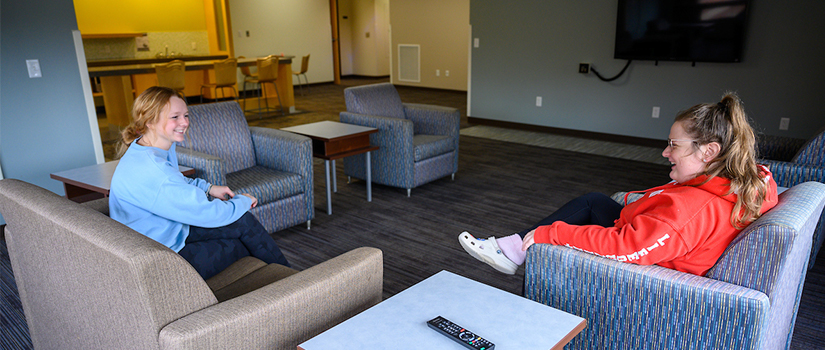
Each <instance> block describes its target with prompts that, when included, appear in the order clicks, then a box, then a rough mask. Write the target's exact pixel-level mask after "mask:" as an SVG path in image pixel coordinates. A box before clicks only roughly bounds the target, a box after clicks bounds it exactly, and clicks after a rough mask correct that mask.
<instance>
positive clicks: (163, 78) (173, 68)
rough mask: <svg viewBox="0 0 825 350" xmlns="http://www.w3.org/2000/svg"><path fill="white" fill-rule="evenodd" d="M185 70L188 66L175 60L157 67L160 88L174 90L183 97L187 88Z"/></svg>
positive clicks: (156, 72)
mask: <svg viewBox="0 0 825 350" xmlns="http://www.w3.org/2000/svg"><path fill="white" fill-rule="evenodd" d="M185 70H186V64H185V63H184V62H183V61H181V60H173V61H169V62H168V63H161V64H157V65H155V74H157V75H158V86H163V87H168V88H170V89H174V90H175V91H178V92H180V93H181V95H183V89H184V88H186V79H185V78H184V72H185Z"/></svg>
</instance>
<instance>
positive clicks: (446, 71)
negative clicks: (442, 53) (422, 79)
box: [444, 69, 450, 77]
mask: <svg viewBox="0 0 825 350" xmlns="http://www.w3.org/2000/svg"><path fill="white" fill-rule="evenodd" d="M444 76H445V77H449V76H450V70H449V69H448V70H445V71H444Z"/></svg>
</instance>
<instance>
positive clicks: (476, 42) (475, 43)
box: [473, 38, 478, 48]
mask: <svg viewBox="0 0 825 350" xmlns="http://www.w3.org/2000/svg"><path fill="white" fill-rule="evenodd" d="M473 47H475V48H478V38H475V39H473Z"/></svg>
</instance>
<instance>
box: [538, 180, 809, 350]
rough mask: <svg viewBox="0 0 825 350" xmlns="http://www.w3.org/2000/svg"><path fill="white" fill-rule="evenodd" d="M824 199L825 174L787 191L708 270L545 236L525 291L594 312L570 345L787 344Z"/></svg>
mask: <svg viewBox="0 0 825 350" xmlns="http://www.w3.org/2000/svg"><path fill="white" fill-rule="evenodd" d="M622 197H623V196H614V197H613V198H614V199H618V198H622ZM622 202H623V201H622ZM823 206H825V184H821V183H817V182H808V183H803V184H800V185H797V186H794V187H793V188H791V189H789V190H787V191H785V192H784V193H782V194H780V196H779V203H778V204H777V205H776V206H775V207H774V208H773V209H771V210H770V211H768V212H767V213H765V215H763V216H762V217H760V218H759V219H758V220H756V221H755V222H753V223H751V224H750V225H748V227H746V228H745V229H744V230H743V231H742V232H741V233H740V234H739V235H738V236H737V237H736V239H734V241H733V242H731V244H730V245H729V246H728V248H727V249H726V250H725V252H724V253H723V254H722V256H721V257H720V258H719V261H717V263H716V265H714V266H713V267H712V268H711V269H710V271H708V273H707V275H706V276H705V277H702V276H696V275H692V274H688V273H684V272H680V271H676V270H671V269H668V268H664V267H660V266H655V265H653V266H642V265H636V264H630V263H624V262H619V261H615V260H611V259H608V258H604V257H600V256H597V255H594V254H590V253H585V252H581V251H578V250H575V249H572V248H568V247H564V246H554V245H548V244H535V245H533V246H532V247H530V249H529V250H528V252H527V260H526V262H525V264H526V270H525V274H524V286H525V287H524V288H525V296H526V297H527V298H529V299H531V300H534V301H537V302H540V303H542V304H546V305H549V306H552V307H554V308H557V309H560V310H563V311H566V312H569V313H572V314H574V315H578V316H581V317H583V318H586V319H587V321H588V322H587V327H586V328H585V329H584V331H582V334H581V335H579V336H577V337H576V338H574V339H573V340H572V341H571V342H570V344H569V345H568V346H567V347H565V348H566V349H567V348H569V349H605V348H611V349H663V350H665V349H668V350H669V349H787V348H789V347H790V344H791V337H792V335H793V325H794V322H795V321H796V314H797V310H798V308H799V298H800V296H801V295H802V287H803V284H804V282H805V274H806V272H807V269H806V268H805V267H806V266H807V264H808V254H809V253H810V251H811V236H812V233H813V230H814V227H816V225H817V223H818V222H819V217H820V214H821V213H822V209H823Z"/></svg>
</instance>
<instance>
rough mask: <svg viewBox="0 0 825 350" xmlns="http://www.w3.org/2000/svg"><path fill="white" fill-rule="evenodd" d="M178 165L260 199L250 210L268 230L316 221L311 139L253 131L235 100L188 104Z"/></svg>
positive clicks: (204, 177)
mask: <svg viewBox="0 0 825 350" xmlns="http://www.w3.org/2000/svg"><path fill="white" fill-rule="evenodd" d="M177 153H178V163H179V164H180V165H184V166H188V167H192V168H195V177H199V178H202V179H204V180H206V181H209V183H212V184H215V185H223V186H229V187H230V188H231V189H232V190H233V191H234V192H235V193H249V194H251V195H253V196H255V198H257V199H258V206H257V207H255V208H253V209H252V210H251V211H250V212H251V213H252V214H253V215H255V217H256V218H257V219H258V221H260V222H261V224H263V226H264V228H266V230H267V232H270V233H271V232H275V231H279V230H282V229H285V228H287V227H291V226H295V225H297V224H299V223H302V222H306V223H307V228H309V226H310V221H311V220H312V218H313V217H315V208H314V207H313V197H312V140H310V139H309V138H308V137H304V136H300V135H296V134H293V133H289V132H285V131H280V130H276V129H270V128H262V127H249V126H248V125H247V123H246V118H245V117H244V112H243V110H241V106H239V105H238V103H237V102H235V101H230V102H220V103H209V104H202V105H194V106H189V131H188V132H187V137H186V140H185V141H184V142H182V143H180V147H178V148H177Z"/></svg>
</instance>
